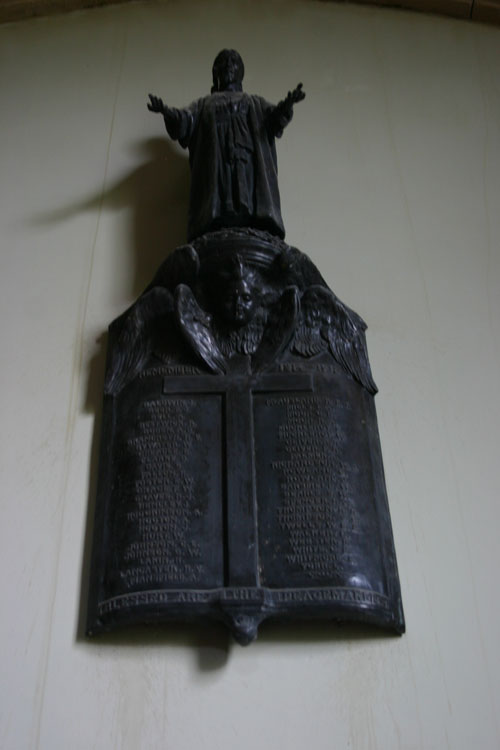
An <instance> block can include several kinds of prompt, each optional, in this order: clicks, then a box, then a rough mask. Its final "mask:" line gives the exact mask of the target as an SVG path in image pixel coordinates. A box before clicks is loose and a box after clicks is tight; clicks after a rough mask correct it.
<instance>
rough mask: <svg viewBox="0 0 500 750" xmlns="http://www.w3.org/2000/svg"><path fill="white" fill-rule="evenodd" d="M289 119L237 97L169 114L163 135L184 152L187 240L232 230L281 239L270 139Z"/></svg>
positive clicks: (222, 96) (222, 95)
mask: <svg viewBox="0 0 500 750" xmlns="http://www.w3.org/2000/svg"><path fill="white" fill-rule="evenodd" d="M290 119H291V112H290V113H284V112H283V109H282V108H280V107H279V105H278V106H275V105H273V104H269V102H267V101H266V100H265V99H263V98H262V97H260V96H253V95H249V94H246V93H244V92H241V91H238V92H233V91H222V92H216V93H213V94H211V95H209V96H205V97H203V98H202V99H198V100H197V101H195V102H193V104H191V105H190V106H189V107H187V108H185V109H174V108H169V114H168V116H167V117H165V125H166V127H167V131H168V133H169V135H170V137H171V138H173V139H174V140H176V141H178V142H179V143H180V145H181V146H182V147H183V148H188V149H189V163H190V167H191V191H190V199H189V217H188V239H193V238H195V237H198V236H199V235H201V234H204V233H205V232H207V231H211V230H215V229H220V228H222V227H233V226H249V227H254V228H256V229H263V230H266V231H268V232H271V233H272V234H275V235H277V236H279V237H281V238H283V237H284V236H285V229H284V226H283V219H282V218H281V206H280V196H279V189H278V164H277V158H276V147H275V138H277V137H278V138H279V137H280V136H281V134H282V132H283V128H284V127H285V126H286V125H287V124H288V122H289V121H290Z"/></svg>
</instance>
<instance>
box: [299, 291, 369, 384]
mask: <svg viewBox="0 0 500 750" xmlns="http://www.w3.org/2000/svg"><path fill="white" fill-rule="evenodd" d="M301 307H302V309H303V311H304V314H305V317H306V318H307V316H308V308H309V309H310V310H313V309H314V311H315V314H316V315H317V314H318V313H319V316H320V328H319V332H320V335H321V338H322V339H323V340H324V341H325V342H327V343H328V346H329V349H330V351H331V353H332V355H333V357H334V359H335V360H336V361H337V362H338V363H339V365H341V366H342V367H343V368H344V370H346V371H347V372H348V373H350V375H352V377H353V378H354V379H355V380H357V381H358V383H361V385H362V386H364V387H365V388H366V390H367V391H369V393H376V392H377V390H378V389H377V386H376V385H375V382H374V380H373V377H372V373H371V369H370V362H369V360H368V351H367V348H366V337H365V331H366V323H365V322H364V320H363V319H362V318H361V317H360V316H359V315H358V314H357V313H355V312H354V310H351V309H350V308H349V307H347V305H344V303H343V302H341V301H340V300H339V298H338V297H336V296H335V294H334V293H333V292H332V291H330V289H327V288H325V287H322V286H311V287H309V289H308V290H307V291H306V292H305V293H304V294H303V296H302V300H301Z"/></svg>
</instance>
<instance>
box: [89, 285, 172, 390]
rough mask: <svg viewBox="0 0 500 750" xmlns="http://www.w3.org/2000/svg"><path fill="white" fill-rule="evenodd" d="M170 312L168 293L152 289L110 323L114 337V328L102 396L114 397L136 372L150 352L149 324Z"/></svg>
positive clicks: (157, 288)
mask: <svg viewBox="0 0 500 750" xmlns="http://www.w3.org/2000/svg"><path fill="white" fill-rule="evenodd" d="M173 309H174V300H173V297H172V294H171V293H170V292H169V291H168V290H167V289H164V288H162V287H156V288H155V289H151V290H150V291H149V292H146V293H145V294H144V295H143V296H142V297H139V299H138V300H137V302H136V303H135V304H134V305H133V306H132V308H130V309H129V310H128V311H127V312H126V313H124V315H122V316H121V317H120V318H118V320H116V321H115V323H113V324H112V326H111V328H110V332H111V334H112V335H113V334H114V329H117V331H118V332H117V333H116V334H115V335H116V341H115V343H114V346H113V347H112V349H111V358H110V361H109V363H108V368H107V371H106V379H105V382H104V392H105V393H107V394H110V395H116V394H117V393H119V391H121V389H122V388H123V387H124V386H125V385H126V384H127V383H128V382H129V381H130V380H133V378H134V377H135V376H136V375H137V374H138V373H139V372H140V370H141V369H142V368H143V366H144V364H145V362H146V360H147V358H148V356H149V354H150V353H151V345H152V337H151V327H152V324H153V323H154V322H156V323H157V322H158V319H159V318H162V317H165V316H167V315H168V314H170V313H172V311H173Z"/></svg>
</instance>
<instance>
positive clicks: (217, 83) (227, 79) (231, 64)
mask: <svg viewBox="0 0 500 750" xmlns="http://www.w3.org/2000/svg"><path fill="white" fill-rule="evenodd" d="M244 75H245V66H244V65H243V60H242V59H241V55H240V54H239V53H238V52H236V50H235V49H223V50H221V51H220V52H219V54H218V55H217V57H216V58H215V60H214V64H213V66H212V78H213V82H214V85H213V86H212V93H213V92H214V91H241V90H242V86H241V82H242V81H243V76H244Z"/></svg>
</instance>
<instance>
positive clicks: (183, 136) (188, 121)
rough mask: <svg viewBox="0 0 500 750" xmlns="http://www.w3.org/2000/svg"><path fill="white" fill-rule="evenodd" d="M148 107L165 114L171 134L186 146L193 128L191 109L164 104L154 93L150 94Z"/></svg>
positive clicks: (175, 139) (166, 123)
mask: <svg viewBox="0 0 500 750" xmlns="http://www.w3.org/2000/svg"><path fill="white" fill-rule="evenodd" d="M148 109H149V111H150V112H157V113H158V114H161V115H163V119H164V120H165V127H166V129H167V133H168V134H169V136H170V137H171V138H172V140H174V141H179V143H180V144H181V146H182V147H183V148H186V146H187V145H188V142H189V137H190V134H191V128H192V115H191V113H190V112H189V110H186V109H175V108H174V107H167V106H166V105H165V104H163V99H161V98H160V97H159V96H154V95H153V94H150V95H149V102H148Z"/></svg>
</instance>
